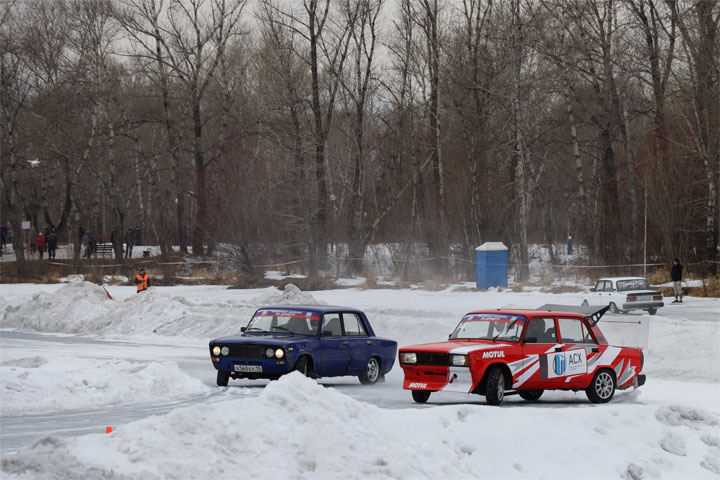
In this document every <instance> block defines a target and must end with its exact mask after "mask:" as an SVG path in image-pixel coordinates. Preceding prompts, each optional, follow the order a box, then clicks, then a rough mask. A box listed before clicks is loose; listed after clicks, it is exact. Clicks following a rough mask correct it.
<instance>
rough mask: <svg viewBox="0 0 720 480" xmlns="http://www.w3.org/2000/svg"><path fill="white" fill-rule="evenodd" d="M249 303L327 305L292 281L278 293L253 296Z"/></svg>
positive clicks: (261, 304)
mask: <svg viewBox="0 0 720 480" xmlns="http://www.w3.org/2000/svg"><path fill="white" fill-rule="evenodd" d="M250 302H251V303H253V304H255V305H258V306H263V305H327V303H325V302H321V301H320V300H317V299H316V298H315V297H313V296H312V295H310V294H309V293H306V292H303V291H302V290H300V289H299V288H298V287H296V286H295V285H293V284H292V283H288V284H287V285H285V289H284V290H283V291H282V292H280V293H269V294H267V295H261V296H259V297H255V298H253V299H252V300H251V301H250Z"/></svg>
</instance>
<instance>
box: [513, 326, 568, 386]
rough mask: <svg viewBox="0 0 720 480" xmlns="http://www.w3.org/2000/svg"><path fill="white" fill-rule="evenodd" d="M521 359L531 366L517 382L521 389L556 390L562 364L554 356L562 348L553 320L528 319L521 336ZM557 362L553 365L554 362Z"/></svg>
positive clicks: (560, 351)
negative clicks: (524, 359) (523, 358)
mask: <svg viewBox="0 0 720 480" xmlns="http://www.w3.org/2000/svg"><path fill="white" fill-rule="evenodd" d="M522 349H523V357H525V358H526V359H527V361H528V364H529V365H531V366H530V368H528V369H527V370H526V371H525V372H524V373H523V374H522V375H521V378H520V379H519V380H518V382H517V383H519V384H521V385H522V387H523V388H537V389H542V390H545V389H552V388H558V386H557V385H559V384H560V383H559V379H558V377H559V375H558V373H557V372H561V371H562V369H563V364H562V362H560V359H559V358H558V359H557V360H556V358H555V357H556V354H558V353H562V346H561V345H560V344H559V343H558V342H557V333H556V327H555V319H554V318H549V317H535V318H532V319H530V321H529V322H528V325H527V327H526V328H525V335H524V336H523V344H522ZM555 361H557V362H559V363H558V364H555V363H554V362H555Z"/></svg>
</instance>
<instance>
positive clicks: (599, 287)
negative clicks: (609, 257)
mask: <svg viewBox="0 0 720 480" xmlns="http://www.w3.org/2000/svg"><path fill="white" fill-rule="evenodd" d="M604 288H605V282H602V281H600V280H598V282H597V283H596V284H595V291H596V292H602V291H603V289H604Z"/></svg>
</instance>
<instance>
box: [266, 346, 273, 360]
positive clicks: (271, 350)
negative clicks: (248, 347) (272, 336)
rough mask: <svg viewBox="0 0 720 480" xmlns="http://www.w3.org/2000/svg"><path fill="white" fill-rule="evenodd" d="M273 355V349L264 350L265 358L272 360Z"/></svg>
mask: <svg viewBox="0 0 720 480" xmlns="http://www.w3.org/2000/svg"><path fill="white" fill-rule="evenodd" d="M273 355H275V350H273V349H272V348H270V347H268V348H266V349H265V356H266V357H267V358H272V357H273Z"/></svg>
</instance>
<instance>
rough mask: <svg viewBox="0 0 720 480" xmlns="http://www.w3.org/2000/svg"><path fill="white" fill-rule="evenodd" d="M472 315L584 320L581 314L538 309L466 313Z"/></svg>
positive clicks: (502, 309) (505, 309) (501, 309)
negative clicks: (558, 317)
mask: <svg viewBox="0 0 720 480" xmlns="http://www.w3.org/2000/svg"><path fill="white" fill-rule="evenodd" d="M474 313H501V314H503V315H518V316H523V317H534V316H539V315H563V316H570V317H576V318H584V315H583V314H581V313H575V312H565V311H562V310H538V309H529V308H527V309H517V308H496V309H490V310H473V311H472V312H468V313H467V314H466V315H472V314H474Z"/></svg>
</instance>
